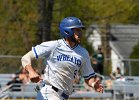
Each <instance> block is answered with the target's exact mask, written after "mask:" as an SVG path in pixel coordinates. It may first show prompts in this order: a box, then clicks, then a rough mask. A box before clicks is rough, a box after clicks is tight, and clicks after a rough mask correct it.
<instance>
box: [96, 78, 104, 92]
mask: <svg viewBox="0 0 139 100" xmlns="http://www.w3.org/2000/svg"><path fill="white" fill-rule="evenodd" d="M94 89H95V90H96V91H97V92H100V93H103V90H104V88H103V85H102V84H101V83H100V80H97V81H96V82H95V83H94Z"/></svg>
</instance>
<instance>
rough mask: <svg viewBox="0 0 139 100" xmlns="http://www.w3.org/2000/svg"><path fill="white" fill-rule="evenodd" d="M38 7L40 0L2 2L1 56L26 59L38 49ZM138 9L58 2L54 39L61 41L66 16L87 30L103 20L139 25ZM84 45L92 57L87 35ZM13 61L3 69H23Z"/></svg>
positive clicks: (90, 0)
mask: <svg viewBox="0 0 139 100" xmlns="http://www.w3.org/2000/svg"><path fill="white" fill-rule="evenodd" d="M39 3H40V1H39V0H31V1H30V0H1V3H0V55H23V54H25V53H26V52H27V51H29V50H30V49H31V47H32V46H34V45H36V43H37V42H38V41H37V40H38V37H37V35H36V34H37V31H38V21H39V19H40V18H41V16H40V12H39V9H40V8H39V6H38V5H39ZM138 5H139V2H137V1H135V0H87V1H86V0H55V4H54V10H53V21H52V30H51V32H52V33H51V38H52V39H58V38H60V37H59V34H58V33H59V29H58V25H59V23H60V21H61V20H62V19H63V18H64V17H67V16H76V17H79V18H80V19H81V20H82V21H83V23H84V24H85V26H86V27H88V26H89V25H90V24H92V23H99V24H101V23H102V22H103V21H104V20H105V21H108V22H109V23H123V24H129V23H130V24H131V23H132V24H134V23H136V24H137V23H138V22H139V19H138V18H139V6H138ZM46 13H47V12H46ZM82 45H83V46H84V47H86V48H87V50H88V51H89V53H90V52H92V48H91V45H90V44H89V43H88V42H87V41H86V37H85V34H84V37H83V41H82ZM0 59H1V58H0ZM14 61H15V62H14ZM14 61H9V60H6V61H1V64H0V66H3V64H5V63H6V62H7V63H8V64H5V66H19V65H20V64H19V62H18V61H16V60H14ZM15 64H17V65H15ZM2 72H3V71H2Z"/></svg>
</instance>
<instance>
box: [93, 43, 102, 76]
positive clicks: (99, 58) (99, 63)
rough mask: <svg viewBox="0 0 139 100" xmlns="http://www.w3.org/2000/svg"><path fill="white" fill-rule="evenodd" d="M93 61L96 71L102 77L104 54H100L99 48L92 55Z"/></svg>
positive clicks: (100, 49)
mask: <svg viewBox="0 0 139 100" xmlns="http://www.w3.org/2000/svg"><path fill="white" fill-rule="evenodd" d="M93 59H96V60H97V65H96V67H97V71H98V73H99V74H101V75H103V63H104V54H103V52H102V48H101V46H98V50H97V51H96V52H95V53H94V54H93Z"/></svg>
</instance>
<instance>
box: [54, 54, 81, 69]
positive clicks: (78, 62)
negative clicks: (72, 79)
mask: <svg viewBox="0 0 139 100" xmlns="http://www.w3.org/2000/svg"><path fill="white" fill-rule="evenodd" d="M57 60H58V61H70V62H72V63H74V64H76V65H78V66H79V67H80V65H81V60H80V59H78V58H76V57H73V56H70V55H58V56H57Z"/></svg>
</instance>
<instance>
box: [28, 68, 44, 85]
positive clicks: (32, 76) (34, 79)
mask: <svg viewBox="0 0 139 100" xmlns="http://www.w3.org/2000/svg"><path fill="white" fill-rule="evenodd" d="M29 78H30V80H31V82H33V83H38V82H40V81H41V80H42V78H41V77H40V75H38V73H36V72H35V71H34V72H30V73H29Z"/></svg>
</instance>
